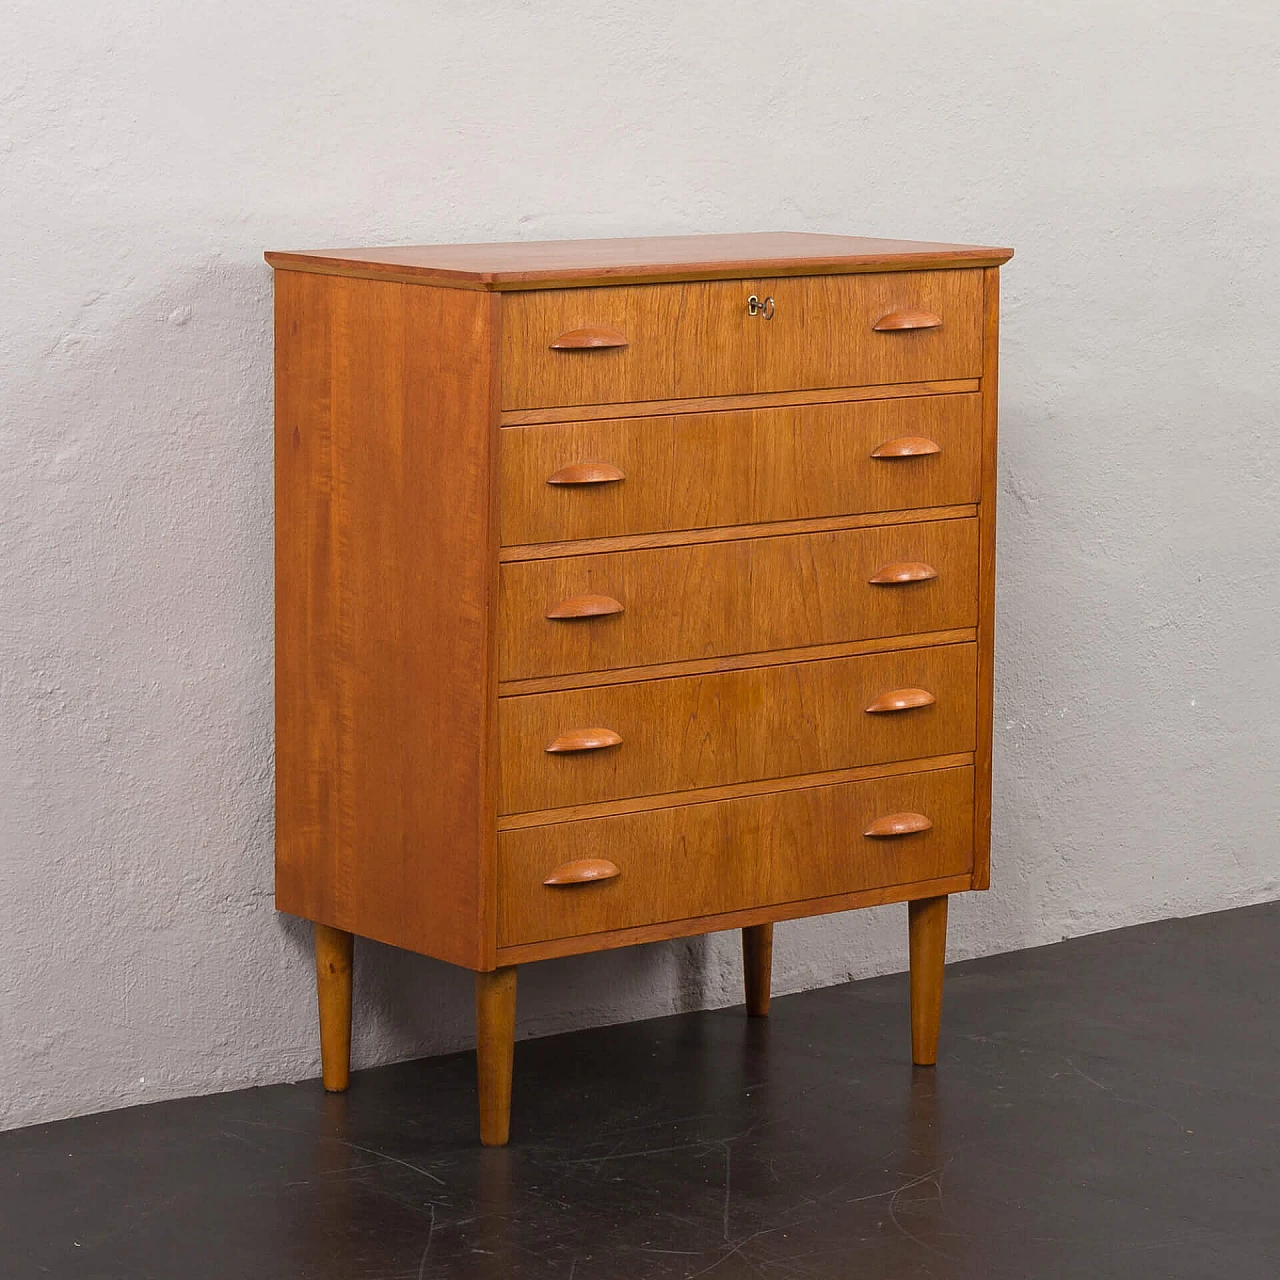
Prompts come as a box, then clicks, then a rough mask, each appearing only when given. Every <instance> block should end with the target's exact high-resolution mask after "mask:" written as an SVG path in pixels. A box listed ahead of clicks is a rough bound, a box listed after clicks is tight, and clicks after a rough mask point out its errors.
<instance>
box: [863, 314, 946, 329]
mask: <svg viewBox="0 0 1280 1280" xmlns="http://www.w3.org/2000/svg"><path fill="white" fill-rule="evenodd" d="M941 324H942V317H941V316H935V315H934V314H933V312H932V311H911V310H907V311H890V312H889V314H888V315H887V316H881V317H880V319H879V320H877V321H876V322H875V324H873V325H872V326H871V327H872V328H873V329H875V330H876V331H877V332H879V333H887V332H889V331H891V330H893V329H937V328H939V327H940V326H941Z"/></svg>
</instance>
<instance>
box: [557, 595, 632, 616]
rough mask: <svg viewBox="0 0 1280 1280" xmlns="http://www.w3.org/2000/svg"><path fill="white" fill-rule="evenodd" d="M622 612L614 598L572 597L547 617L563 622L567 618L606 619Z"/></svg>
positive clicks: (563, 601)
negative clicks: (612, 614) (610, 615)
mask: <svg viewBox="0 0 1280 1280" xmlns="http://www.w3.org/2000/svg"><path fill="white" fill-rule="evenodd" d="M621 612H622V605H621V604H620V603H619V602H618V601H617V600H615V599H614V598H613V597H612V596H570V598H569V599H568V600H561V601H560V603H559V604H558V605H556V607H555V608H554V609H552V610H550V612H548V614H547V617H548V618H550V619H552V620H553V621H556V622H561V621H563V620H565V619H566V618H604V617H607V616H608V615H609V614H611V613H621Z"/></svg>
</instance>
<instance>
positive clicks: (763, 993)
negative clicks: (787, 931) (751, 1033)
mask: <svg viewBox="0 0 1280 1280" xmlns="http://www.w3.org/2000/svg"><path fill="white" fill-rule="evenodd" d="M742 977H743V986H744V988H745V989H746V997H747V1016H748V1017H752V1018H767V1017H768V1016H769V984H770V982H771V980H772V977H773V925H772V924H752V925H748V926H747V927H746V928H745V929H743V931H742Z"/></svg>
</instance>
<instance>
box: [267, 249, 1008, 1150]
mask: <svg viewBox="0 0 1280 1280" xmlns="http://www.w3.org/2000/svg"><path fill="white" fill-rule="evenodd" d="M1010 256H1011V251H1010V250H1007V249H994V248H977V247H972V246H963V245H939V244H921V243H912V242H901V241H888V240H864V239H856V238H852V237H845V236H821V235H792V234H777V235H773V234H766V235H740V236H694V237H686V238H677V239H649V240H615V241H607V240H602V241H576V242H575V241H566V242H560V243H551V244H507V245H451V246H438V247H423V248H403V249H379V250H339V251H333V252H316V253H273V254H268V255H267V258H268V261H269V262H270V263H271V264H272V265H273V267H275V269H276V519H277V543H276V598H277V631H276V717H277V732H276V755H277V774H276V796H277V810H276V840H277V879H276V899H277V904H278V906H279V907H280V908H281V909H282V910H284V911H289V912H292V913H294V914H296V915H300V916H304V917H306V918H308V919H310V920H312V921H314V922H315V924H316V963H317V976H318V984H319V1002H320V1033H321V1046H322V1057H323V1066H324V1081H325V1086H326V1087H327V1088H330V1089H342V1088H345V1087H346V1084H347V1079H348V1071H349V1057H350V1037H351V955H352V935H353V934H361V935H363V936H365V937H369V938H376V939H378V940H380V941H382V942H386V943H391V944H393V945H395V946H399V947H405V948H408V949H410V950H413V951H419V952H423V953H425V954H427V955H431V956H436V957H438V958H440V959H442V960H448V961H451V962H453V963H454V964H458V965H463V966H465V967H467V968H469V969H473V970H474V971H475V973H476V1010H477V1025H478V1036H477V1039H478V1055H479V1080H480V1124H481V1137H482V1140H483V1141H484V1142H486V1143H491V1144H492V1143H502V1142H505V1141H506V1139H507V1131H508V1115H509V1110H510V1087H511V1065H512V1042H513V1038H514V1027H515V974H516V968H515V966H516V965H518V964H521V963H525V962H528V961H534V960H540V959H543V958H546V957H550V956H564V955H572V954H577V953H580V952H591V951H597V950H600V949H603V948H607V947H619V946H625V945H628V944H632V943H638V942H646V941H651V940H655V939H660V938H671V937H677V936H682V935H687V934H696V933H705V932H709V931H712V930H717V929H729V928H741V929H742V931H743V932H742V938H743V954H744V964H745V971H746V995H747V1008H748V1011H749V1012H750V1013H752V1014H757V1015H759V1014H764V1013H766V1012H767V1010H768V1003H769V972H770V958H771V947H772V928H773V922H774V921H776V920H785V919H788V918H793V917H799V916H808V915H817V914H820V913H824V912H830V911H843V910H846V909H848V908H851V907H859V906H869V905H874V904H880V903H887V902H901V901H905V902H907V903H908V904H909V912H908V918H909V925H910V930H909V931H910V944H911V945H910V952H911V1003H912V1011H911V1028H912V1046H913V1055H914V1060H915V1061H916V1062H917V1063H930V1062H933V1061H934V1058H935V1056H936V1052H937V1037H938V1021H939V1011H940V1001H941V988H942V968H943V958H944V950H945V940H946V910H947V895H948V894H951V893H955V892H958V891H960V890H962V889H983V888H986V887H987V883H988V846H989V838H988V825H989V813H990V781H991V670H992V622H993V617H992V604H993V591H994V533H995V527H994V499H995V484H994V474H995V442H996V346H997V341H996V339H997V287H998V275H999V271H998V268H999V266H1000V264H1001V263H1003V262H1005V261H1007V260H1008V258H1009V257H1010Z"/></svg>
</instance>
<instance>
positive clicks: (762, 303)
mask: <svg viewBox="0 0 1280 1280" xmlns="http://www.w3.org/2000/svg"><path fill="white" fill-rule="evenodd" d="M747 315H749V316H759V317H760V318H761V319H762V320H772V319H773V297H772V295H770V296H769V297H767V298H764V299H760V298H757V297H756V295H755V294H754V293H753V294H752V295H751V297H749V298H748V299H747Z"/></svg>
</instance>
